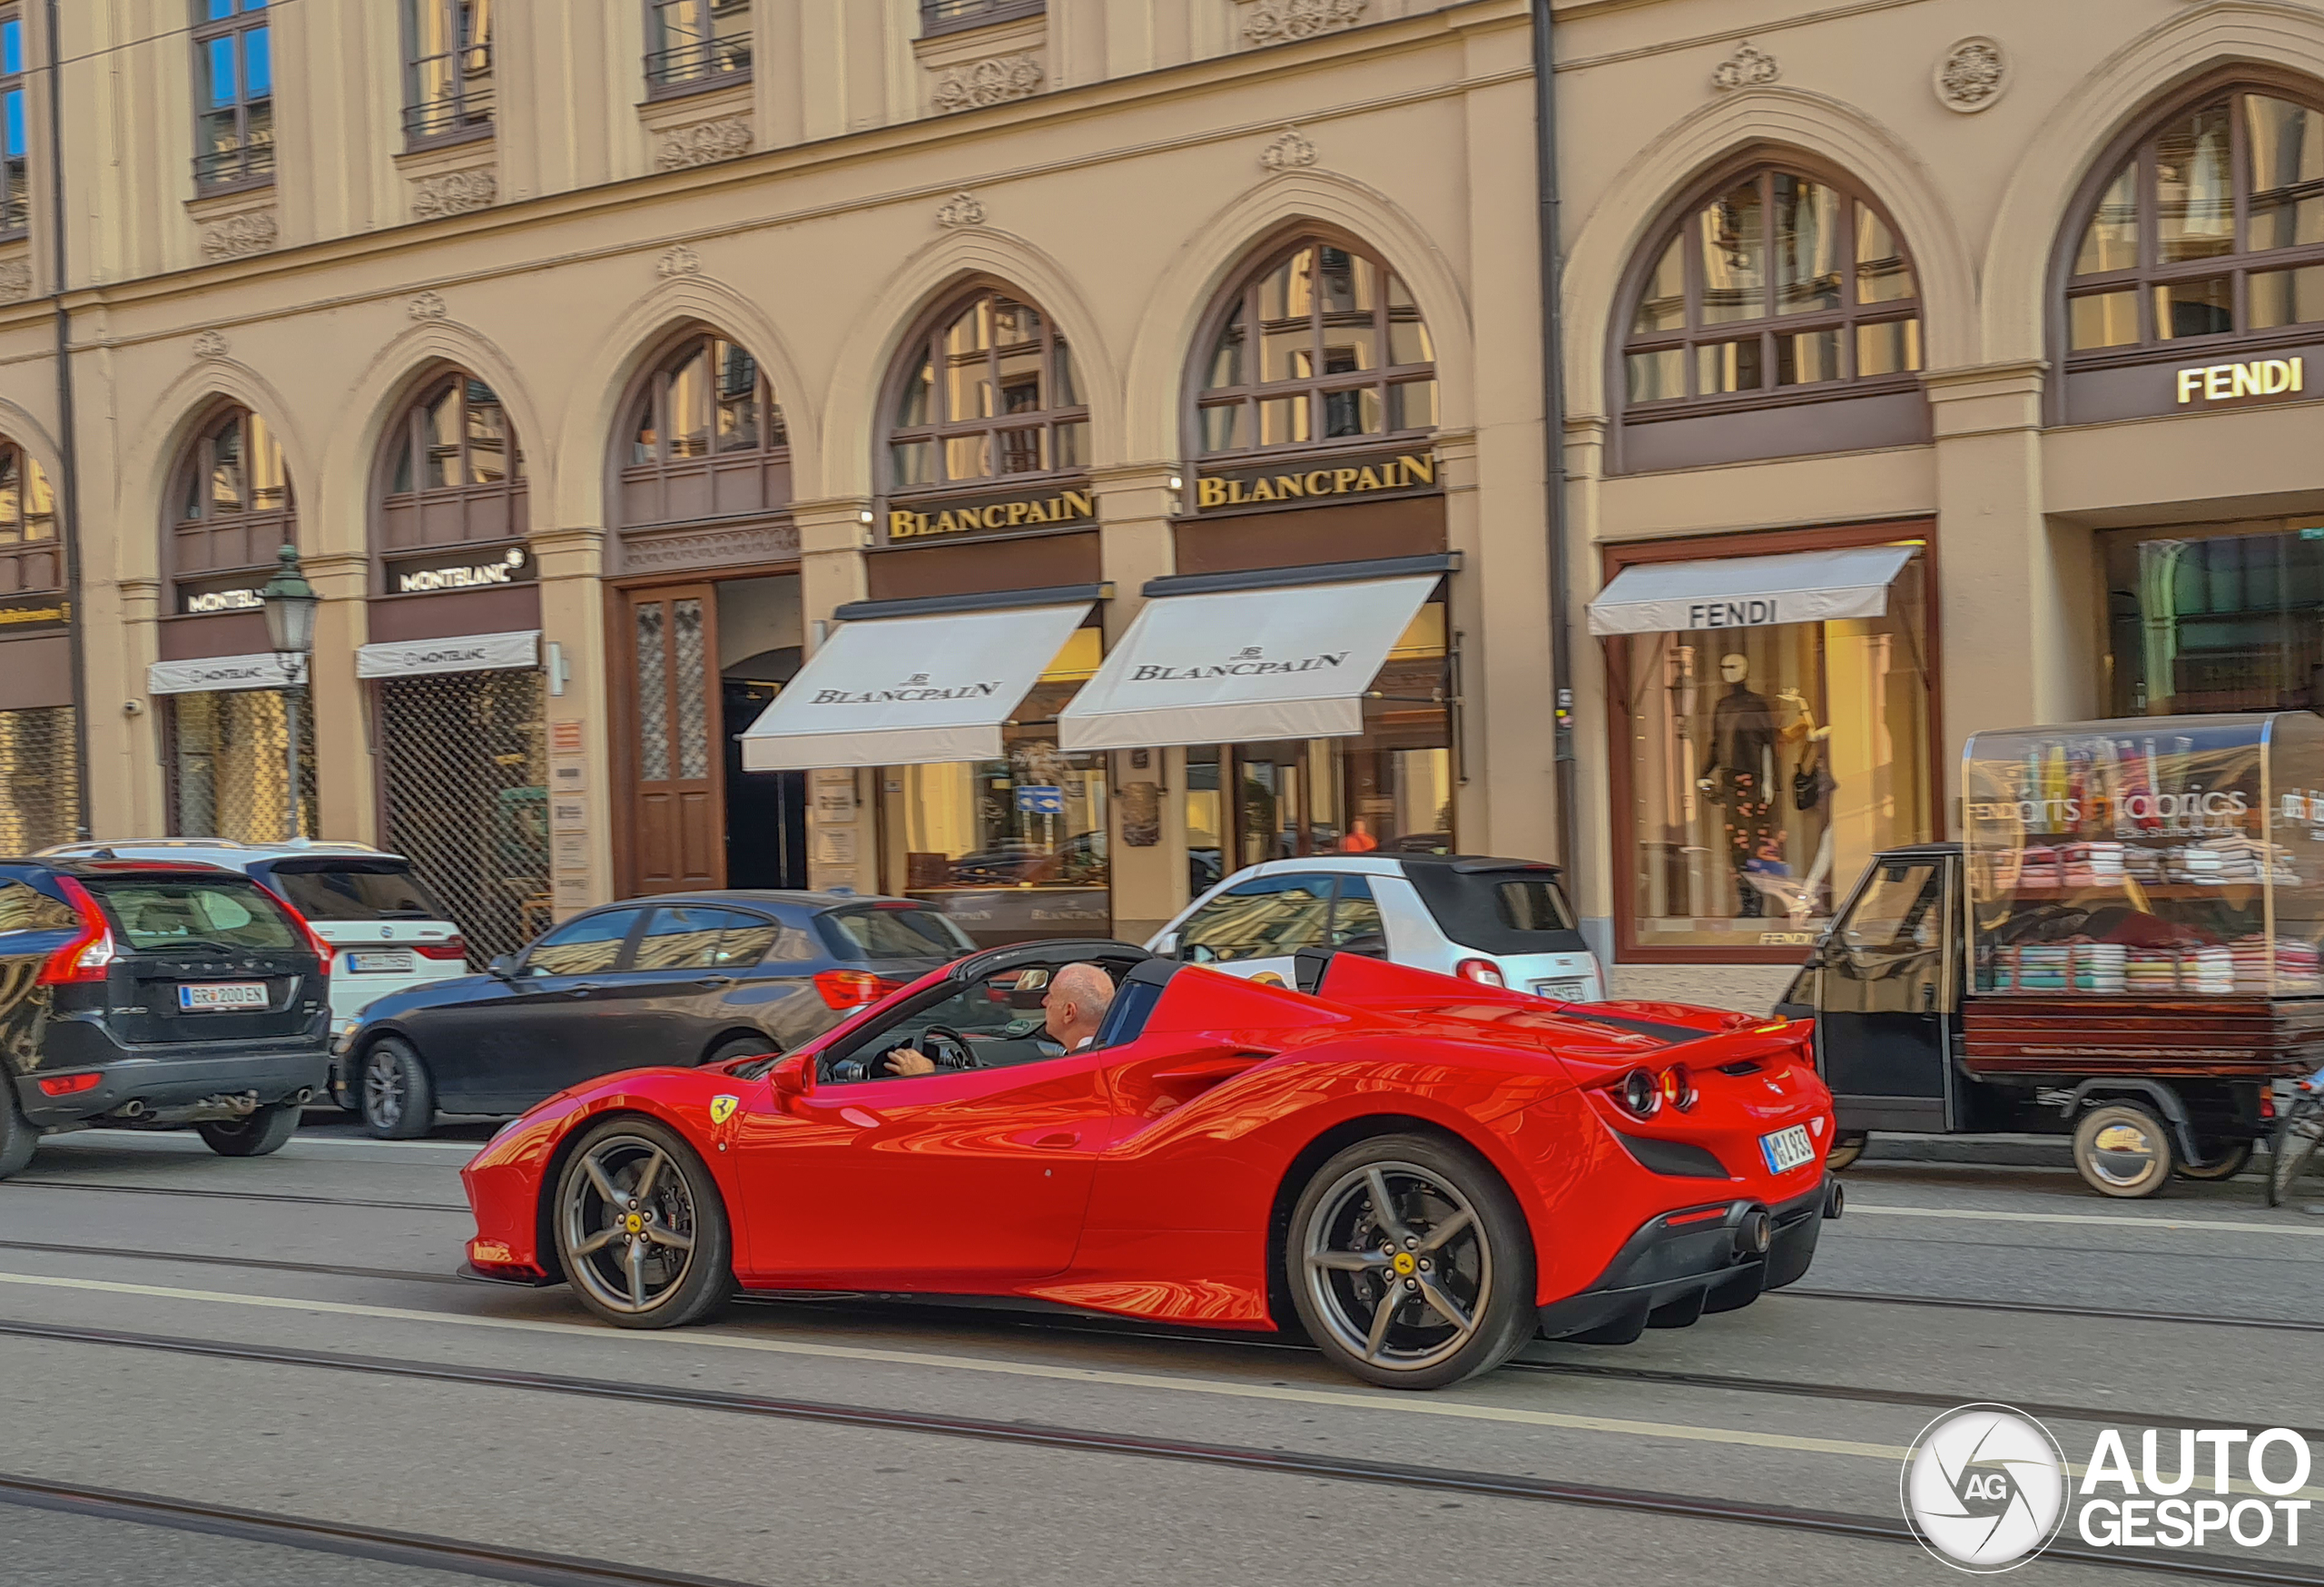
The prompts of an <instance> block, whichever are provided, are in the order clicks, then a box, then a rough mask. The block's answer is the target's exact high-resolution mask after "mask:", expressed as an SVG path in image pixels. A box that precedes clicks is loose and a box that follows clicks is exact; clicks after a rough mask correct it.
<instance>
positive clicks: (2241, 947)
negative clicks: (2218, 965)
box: [2227, 937, 2274, 992]
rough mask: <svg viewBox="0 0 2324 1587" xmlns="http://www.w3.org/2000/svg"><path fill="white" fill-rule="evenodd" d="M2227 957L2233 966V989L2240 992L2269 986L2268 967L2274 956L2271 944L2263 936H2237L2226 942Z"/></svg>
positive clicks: (2261, 989)
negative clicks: (2233, 939) (2228, 942)
mask: <svg viewBox="0 0 2324 1587" xmlns="http://www.w3.org/2000/svg"><path fill="white" fill-rule="evenodd" d="M2227 951H2228V957H2229V959H2230V961H2231V962H2232V963H2233V964H2234V966H2235V990H2236V991H2240V992H2264V991H2267V990H2268V987H2269V980H2270V977H2269V968H2270V961H2272V960H2273V958H2274V951H2273V944H2271V943H2270V941H2268V939H2267V938H2265V937H2238V938H2237V939H2236V940H2235V941H2233V942H2230V944H2228V950H2227Z"/></svg>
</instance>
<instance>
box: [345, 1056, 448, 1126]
mask: <svg viewBox="0 0 2324 1587" xmlns="http://www.w3.org/2000/svg"><path fill="white" fill-rule="evenodd" d="M356 1090H357V1097H356V1101H357V1102H358V1104H359V1106H360V1107H361V1108H362V1110H363V1128H364V1129H368V1130H369V1131H370V1132H371V1133H372V1134H373V1135H375V1136H377V1137H379V1138H380V1139H381V1140H417V1139H419V1138H420V1137H421V1136H423V1135H426V1134H427V1133H428V1129H429V1127H430V1126H432V1125H433V1124H434V1123H435V1122H436V1087H435V1084H434V1082H433V1081H431V1080H430V1079H428V1066H427V1064H425V1063H423V1062H422V1061H420V1057H419V1050H418V1049H417V1048H415V1047H413V1046H412V1045H411V1043H410V1042H409V1041H406V1040H403V1039H402V1038H401V1037H399V1036H383V1037H381V1038H380V1039H379V1040H378V1041H376V1042H374V1043H373V1044H372V1045H371V1047H370V1049H369V1050H368V1051H367V1052H365V1053H364V1054H363V1063H362V1068H361V1069H360V1070H359V1071H358V1074H357V1077H356Z"/></svg>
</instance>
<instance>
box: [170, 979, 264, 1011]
mask: <svg viewBox="0 0 2324 1587" xmlns="http://www.w3.org/2000/svg"><path fill="white" fill-rule="evenodd" d="M269 1002H271V999H270V998H269V997H268V996H267V995H266V982H264V981H209V982H206V983H204V984H202V985H200V986H182V987H180V988H178V1008H179V1010H181V1011H182V1012H184V1013H189V1014H214V1013H223V1012H227V1011H230V1010H237V1009H259V1010H263V1009H265V1008H266V1006H267V1004H268V1003H269Z"/></svg>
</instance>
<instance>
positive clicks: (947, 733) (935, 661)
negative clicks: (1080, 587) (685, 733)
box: [743, 601, 1091, 772]
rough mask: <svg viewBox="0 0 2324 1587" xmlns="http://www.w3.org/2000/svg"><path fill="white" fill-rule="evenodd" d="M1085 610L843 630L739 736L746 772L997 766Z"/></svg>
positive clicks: (1022, 610) (887, 621)
mask: <svg viewBox="0 0 2324 1587" xmlns="http://www.w3.org/2000/svg"><path fill="white" fill-rule="evenodd" d="M1090 606H1091V603H1089V602H1088V601H1082V602H1080V603H1078V604H1077V605H1071V606H1019V607H1014V608H1011V609H1009V610H1006V611H997V612H947V613H943V614H941V615H939V616H929V617H870V618H866V619H864V620H863V621H862V622H855V623H846V624H842V626H841V627H840V629H839V631H838V632H837V633H835V634H833V635H832V636H831V637H830V638H829V639H828V640H826V641H824V643H823V646H822V649H820V650H818V651H816V652H815V654H814V655H812V656H810V657H809V658H808V660H807V665H804V666H803V667H801V668H800V669H799V675H798V676H797V677H794V678H793V679H792V680H791V681H790V682H789V683H788V684H786V685H783V693H781V694H780V695H776V696H775V698H774V704H773V705H769V706H768V707H767V708H766V710H765V711H764V712H763V714H762V715H760V717H759V719H758V720H757V721H756V722H753V723H752V724H751V726H750V730H749V731H748V732H746V733H744V734H743V770H744V771H746V772H789V771H805V770H808V769H810V768H812V767H816V766H909V765H924V764H929V763H931V762H937V761H995V760H999V759H1000V756H1001V747H1000V724H1002V723H1004V722H1006V721H1008V720H1009V717H1011V716H1013V715H1016V714H1017V707H1018V705H1019V703H1020V702H1021V701H1022V700H1023V699H1024V698H1025V695H1026V693H1027V692H1028V691H1029V690H1030V689H1031V688H1032V686H1033V685H1034V684H1035V683H1036V682H1038V681H1039V678H1040V675H1041V671H1042V669H1043V668H1045V667H1047V666H1048V665H1049V663H1050V662H1051V661H1053V660H1055V659H1056V657H1057V653H1058V652H1059V651H1060V650H1062V649H1064V648H1065V642H1066V641H1067V640H1068V639H1069V638H1071V637H1072V636H1073V631H1074V630H1075V629H1076V628H1078V627H1079V626H1081V624H1082V621H1083V620H1084V619H1085V618H1087V617H1088V616H1089V610H1090Z"/></svg>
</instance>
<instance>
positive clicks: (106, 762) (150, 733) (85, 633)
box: [74, 578, 169, 838]
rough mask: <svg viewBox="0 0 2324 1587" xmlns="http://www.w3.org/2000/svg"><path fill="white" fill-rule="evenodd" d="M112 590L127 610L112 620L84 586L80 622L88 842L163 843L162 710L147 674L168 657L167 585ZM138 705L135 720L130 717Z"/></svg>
mask: <svg viewBox="0 0 2324 1587" xmlns="http://www.w3.org/2000/svg"><path fill="white" fill-rule="evenodd" d="M113 590H114V592H115V594H116V598H117V599H118V600H119V601H120V603H121V604H120V609H119V611H118V612H117V613H114V614H112V616H111V620H108V617H107V616H106V615H104V614H103V608H102V606H98V605H97V603H96V601H95V598H94V597H95V596H96V595H97V593H98V592H97V590H96V589H95V588H94V587H92V586H91V581H88V580H85V579H84V583H83V588H82V606H83V610H81V611H79V612H76V613H74V622H76V623H84V624H86V625H87V626H86V627H84V629H82V631H81V634H80V636H79V637H80V642H81V645H82V646H83V655H84V656H85V658H86V662H87V679H88V697H87V698H86V699H85V700H84V701H83V702H82V706H83V708H84V710H86V711H87V712H88V714H89V724H88V726H89V764H88V765H87V766H85V767H84V768H83V772H82V774H83V775H84V776H86V777H87V778H88V779H89V835H90V836H91V837H94V838H143V837H160V836H162V834H163V833H166V832H168V831H169V812H168V810H167V808H166V804H167V790H166V788H165V785H164V784H163V782H162V744H163V736H164V735H163V734H162V702H161V700H160V698H159V697H157V696H154V695H148V694H146V692H145V669H146V668H147V667H149V666H151V665H153V663H154V662H156V661H158V660H160V659H161V655H162V647H161V629H160V625H159V622H158V619H159V617H160V616H161V608H162V581H161V580H160V579H158V578H124V579H123V580H122V581H121V582H120V583H119V584H117V585H115V586H113ZM92 607H95V608H96V609H95V610H91V609H90V608H92ZM132 702H134V703H135V705H137V710H136V711H135V712H134V713H132V712H130V711H128V710H127V709H125V707H126V706H127V705H129V704H131V703H132Z"/></svg>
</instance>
